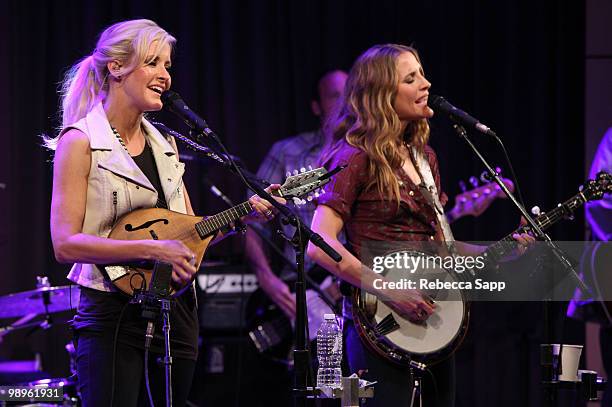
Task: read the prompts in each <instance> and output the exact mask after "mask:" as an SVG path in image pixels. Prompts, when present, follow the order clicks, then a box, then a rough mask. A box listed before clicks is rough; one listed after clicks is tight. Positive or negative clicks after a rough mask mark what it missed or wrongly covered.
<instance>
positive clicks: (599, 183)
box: [580, 171, 612, 201]
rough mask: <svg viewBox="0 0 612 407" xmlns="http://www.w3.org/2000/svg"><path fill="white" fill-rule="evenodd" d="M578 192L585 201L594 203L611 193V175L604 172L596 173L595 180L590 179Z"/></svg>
mask: <svg viewBox="0 0 612 407" xmlns="http://www.w3.org/2000/svg"><path fill="white" fill-rule="evenodd" d="M580 192H581V193H582V195H583V196H584V198H585V199H586V200H587V201H596V200H598V199H601V198H603V196H604V194H610V193H612V175H611V174H610V173H608V172H605V171H601V172H599V173H597V177H595V179H590V180H588V181H587V182H585V183H584V185H583V186H582V187H581V189H580Z"/></svg>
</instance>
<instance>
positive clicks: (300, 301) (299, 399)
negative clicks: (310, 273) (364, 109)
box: [197, 128, 342, 407]
mask: <svg viewBox="0 0 612 407" xmlns="http://www.w3.org/2000/svg"><path fill="white" fill-rule="evenodd" d="M204 133H205V135H204V136H203V135H202V134H198V136H197V141H198V142H204V143H205V144H207V145H208V147H209V148H210V149H211V150H212V151H213V152H214V153H215V154H217V155H218V156H219V157H223V158H225V159H226V160H224V161H225V162H224V167H226V168H228V169H229V170H230V171H232V172H234V173H235V174H237V175H238V176H239V177H240V178H241V179H242V181H243V182H244V183H245V185H246V186H247V187H248V188H250V189H251V190H252V191H253V192H255V193H256V194H257V195H258V196H259V197H261V198H263V199H266V200H267V201H268V202H270V204H272V206H274V207H275V208H276V209H277V210H278V211H279V213H280V214H281V216H282V217H283V219H284V220H285V221H286V222H287V223H288V224H291V225H293V226H295V228H296V229H297V230H296V235H295V237H297V239H296V244H295V245H294V248H295V249H296V259H297V270H298V275H297V280H296V282H295V296H296V322H295V331H296V333H295V350H294V352H293V355H294V362H295V388H294V393H295V398H296V405H297V406H299V407H305V406H306V398H307V397H308V395H309V394H310V393H311V391H310V390H309V389H308V374H307V372H308V370H309V369H312V367H311V366H310V360H309V358H308V354H309V351H308V342H307V340H306V331H307V330H308V319H307V317H306V315H307V312H306V289H305V280H306V278H305V273H304V249H305V248H306V245H307V243H308V242H312V244H314V245H315V246H317V247H318V248H320V249H321V250H322V251H323V252H324V253H325V254H326V255H328V256H329V257H330V258H332V259H333V260H334V261H335V262H340V261H341V260H342V256H340V254H339V253H338V252H337V251H336V250H334V249H333V248H332V247H331V246H330V245H329V244H327V243H326V242H325V241H324V240H323V238H322V237H321V236H320V235H319V234H317V233H315V232H313V231H312V229H310V228H309V227H308V226H306V225H304V224H303V223H302V222H301V221H300V219H299V217H298V216H296V215H295V214H294V213H293V212H292V211H291V210H290V209H289V208H287V207H286V206H285V205H281V204H280V203H278V202H277V201H276V200H275V199H274V198H273V197H272V196H271V195H270V194H269V193H268V192H266V191H265V190H264V189H263V188H262V184H263V183H262V182H261V181H259V180H258V179H257V178H256V177H255V176H254V175H253V174H250V173H248V171H245V170H244V169H241V168H238V166H237V165H236V164H235V163H234V161H233V160H232V157H231V155H230V154H229V152H228V151H227V149H226V148H225V146H224V145H223V143H221V141H220V140H219V137H218V136H217V135H216V134H215V133H214V132H213V131H212V130H210V128H207V129H205V131H204ZM209 139H210V140H214V142H215V143H216V144H217V146H219V147H220V148H221V149H223V153H221V152H219V150H218V149H217V146H214V145H212V143H209V142H208V140H209ZM312 376H313V377H312V380H313V381H314V375H312Z"/></svg>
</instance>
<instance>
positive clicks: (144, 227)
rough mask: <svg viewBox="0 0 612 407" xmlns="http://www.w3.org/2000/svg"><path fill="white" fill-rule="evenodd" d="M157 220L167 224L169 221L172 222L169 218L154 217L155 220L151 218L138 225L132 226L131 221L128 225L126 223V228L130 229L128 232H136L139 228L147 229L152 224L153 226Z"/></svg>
mask: <svg viewBox="0 0 612 407" xmlns="http://www.w3.org/2000/svg"><path fill="white" fill-rule="evenodd" d="M157 222H163V224H164V225H167V224H168V223H170V221H168V219H154V220H150V221H148V222H145V223H143V224H142V225H140V226H136V227H134V226H132V224H131V223H128V224H127V225H125V230H126V231H128V232H135V231H137V230H140V229H146V228H148V227H150V226H153V225H155V224H156V223H157Z"/></svg>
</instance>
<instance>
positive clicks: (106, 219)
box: [62, 103, 187, 291]
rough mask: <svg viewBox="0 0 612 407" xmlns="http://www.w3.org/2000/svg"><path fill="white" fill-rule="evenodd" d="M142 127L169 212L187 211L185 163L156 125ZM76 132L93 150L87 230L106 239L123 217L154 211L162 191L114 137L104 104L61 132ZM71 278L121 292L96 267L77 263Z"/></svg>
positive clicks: (86, 212) (84, 227) (84, 231)
mask: <svg viewBox="0 0 612 407" xmlns="http://www.w3.org/2000/svg"><path fill="white" fill-rule="evenodd" d="M143 125H144V127H145V130H146V137H147V140H148V142H149V144H150V146H151V149H152V151H153V156H154V158H155V163H156V165H157V171H158V173H159V178H160V181H161V184H162V189H163V192H164V195H165V197H166V202H167V204H168V208H169V209H170V210H172V211H175V212H181V213H186V212H187V210H186V206H185V197H184V192H183V179H182V176H183V173H184V172H185V164H183V163H181V162H179V161H178V157H177V154H176V151H175V150H174V148H173V146H172V145H171V144H170V143H169V142H168V141H167V140H166V139H165V138H164V136H163V135H162V134H161V133H160V132H159V131H158V130H157V129H156V128H155V127H154V126H153V125H152V124H151V123H149V122H148V121H147V120H146V119H143ZM71 128H76V129H78V130H80V131H82V132H83V133H85V134H86V135H87V137H88V138H89V146H90V148H91V167H90V169H89V178H88V180H87V182H88V185H87V206H86V210H85V218H84V220H83V228H82V232H83V233H87V234H90V235H95V236H100V237H107V236H108V235H109V233H110V231H111V229H112V227H113V225H114V224H115V222H116V221H117V220H118V219H119V218H120V217H121V216H123V215H125V214H127V213H128V212H131V211H133V210H136V209H140V208H152V207H154V206H155V204H156V202H157V192H156V191H155V188H154V187H153V185H152V184H151V182H150V181H149V180H148V179H147V177H146V176H145V175H144V173H143V172H142V171H141V170H140V168H139V167H138V166H137V165H136V163H135V162H134V160H133V159H132V158H131V157H130V156H129V154H128V152H127V151H126V150H125V149H124V148H123V146H122V145H121V144H120V143H119V140H118V139H117V137H115V135H114V134H113V131H112V129H111V126H110V123H109V122H108V119H107V117H106V113H105V112H104V109H103V107H102V103H99V104H98V105H96V107H94V108H93V109H92V110H91V111H90V112H89V113H88V114H87V116H86V117H84V118H83V119H81V120H79V121H78V122H76V123H74V124H72V125H70V126H67V127H66V128H65V129H63V130H62V134H63V133H64V132H66V131H67V130H68V129H71ZM68 279H69V280H71V281H73V282H75V283H77V284H79V285H82V286H85V287H89V288H93V289H96V290H101V291H116V289H115V288H114V286H113V285H112V283H111V282H110V281H108V279H107V278H106V277H105V276H104V274H103V273H102V272H101V271H100V270H99V268H98V267H97V266H96V265H94V264H81V263H76V264H74V266H73V267H72V269H71V270H70V273H69V274H68Z"/></svg>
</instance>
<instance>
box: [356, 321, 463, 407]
mask: <svg viewBox="0 0 612 407" xmlns="http://www.w3.org/2000/svg"><path fill="white" fill-rule="evenodd" d="M344 336H345V342H346V354H347V358H348V364H349V368H350V374H352V373H357V372H358V371H359V370H366V369H367V373H366V374H364V375H363V376H362V377H363V378H364V379H366V380H369V381H378V383H377V384H376V385H374V398H372V399H368V401H367V403H366V406H367V407H377V406H380V407H389V406H393V407H409V406H410V399H411V396H412V383H413V382H412V378H411V375H410V370H409V369H407V368H402V367H399V366H396V365H393V364H391V363H390V362H387V361H385V360H383V359H382V358H381V357H380V356H377V355H375V354H373V353H371V352H370V351H368V350H367V349H366V348H365V347H364V346H363V344H362V342H361V339H360V338H359V335H358V333H357V331H356V329H355V326H354V324H353V321H351V320H348V319H346V320H345V322H344ZM429 370H430V373H428V372H424V373H423V380H422V382H421V383H422V395H423V405H424V406H426V407H453V406H454V405H455V359H454V357H452V356H451V357H450V358H449V359H447V360H445V361H443V362H440V363H438V364H436V365H434V366H433V367H431V368H430V369H429ZM434 378H435V380H434ZM415 405H418V404H415Z"/></svg>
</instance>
